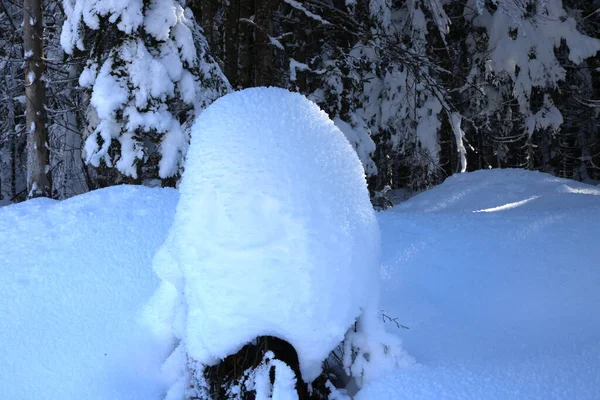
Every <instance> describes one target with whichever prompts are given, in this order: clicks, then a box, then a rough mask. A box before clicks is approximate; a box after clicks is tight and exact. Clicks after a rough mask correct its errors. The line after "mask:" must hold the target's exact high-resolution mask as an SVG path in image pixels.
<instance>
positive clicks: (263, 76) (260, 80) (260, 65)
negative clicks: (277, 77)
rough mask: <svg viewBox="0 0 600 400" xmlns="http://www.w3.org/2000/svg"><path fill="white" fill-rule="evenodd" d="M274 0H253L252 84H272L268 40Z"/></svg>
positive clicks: (272, 73) (272, 72)
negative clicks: (253, 60)
mask: <svg viewBox="0 0 600 400" xmlns="http://www.w3.org/2000/svg"><path fill="white" fill-rule="evenodd" d="M277 4H278V2H277V1H276V0H255V2H254V12H255V14H254V15H255V18H254V22H255V23H256V25H257V29H256V30H255V32H254V37H255V42H254V56H255V73H254V85H253V86H272V85H274V79H273V77H274V73H275V71H274V68H273V62H274V60H273V49H272V48H271V47H272V46H271V43H270V40H269V35H270V34H272V32H271V31H272V23H273V13H274V12H275V10H276V9H277Z"/></svg>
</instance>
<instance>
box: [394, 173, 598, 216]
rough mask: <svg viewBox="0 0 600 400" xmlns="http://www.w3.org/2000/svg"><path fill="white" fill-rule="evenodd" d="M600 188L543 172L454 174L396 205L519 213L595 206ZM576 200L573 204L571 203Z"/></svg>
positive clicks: (410, 209)
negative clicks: (441, 182) (439, 183)
mask: <svg viewBox="0 0 600 400" xmlns="http://www.w3.org/2000/svg"><path fill="white" fill-rule="evenodd" d="M574 194H575V195H592V196H594V195H596V196H598V195H600V188H598V187H594V186H590V185H587V184H585V183H581V182H577V181H573V180H570V179H564V178H557V177H555V176H552V175H548V174H545V173H542V172H536V171H527V170H522V169H493V170H482V171H475V172H470V173H466V174H456V175H453V176H451V177H449V178H448V179H446V181H445V182H444V183H443V184H441V185H439V186H436V187H434V188H433V189H431V190H428V191H426V192H423V193H421V194H420V195H418V196H416V197H413V198H412V199H410V200H409V201H407V202H404V203H401V204H399V205H398V206H397V207H396V208H395V210H396V211H402V212H417V213H428V212H447V213H462V212H483V213H488V212H495V211H508V210H512V211H513V212H514V211H519V212H527V211H536V210H540V209H546V210H549V211H558V210H564V209H565V208H573V207H577V208H581V207H588V206H590V205H594V204H596V203H597V202H598V198H597V197H589V196H572V195H574ZM574 199H577V200H576V201H573V200H574Z"/></svg>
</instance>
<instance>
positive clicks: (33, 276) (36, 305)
mask: <svg viewBox="0 0 600 400" xmlns="http://www.w3.org/2000/svg"><path fill="white" fill-rule="evenodd" d="M224 121H227V120H224ZM239 154H242V153H239ZM235 158H236V157H235V154H230V155H228V159H235ZM225 165H226V164H225ZM596 184H598V182H596ZM301 187H302V186H301V185H299V188H301ZM300 192H301V191H300ZM288 195H289V196H295V195H296V190H294V191H293V192H291V193H288ZM328 200H330V199H328ZM177 201H178V194H177V192H176V191H174V190H172V189H149V188H144V187H133V186H120V187H113V188H108V189H102V190H98V191H94V192H91V193H88V194H85V195H81V196H77V197H74V198H72V199H69V200H66V201H63V202H56V201H51V200H48V199H34V200H29V201H27V202H25V203H21V204H17V205H11V206H6V207H2V208H0V241H1V242H2V243H4V244H5V245H4V247H3V249H2V252H0V266H1V267H2V274H0V287H1V288H2V290H1V291H0V343H2V346H0V360H2V366H1V367H0V399H11V400H34V399H39V398H40V397H43V398H47V399H78V398H85V399H90V400H106V399H111V400H135V399H140V400H159V399H163V398H164V394H165V391H166V389H167V388H171V390H172V389H173V387H172V382H173V381H174V380H176V379H177V377H178V376H180V375H181V374H183V373H184V372H183V370H179V371H178V370H177V367H179V368H183V367H184V366H185V353H184V352H183V351H181V352H175V353H173V354H171V357H170V358H169V359H168V360H167V362H165V364H164V366H163V367H162V372H161V371H160V370H161V364H162V363H163V361H164V358H165V357H166V356H167V354H168V353H169V352H170V351H171V350H172V348H171V347H170V346H169V345H167V344H166V343H165V342H164V340H163V338H162V337H161V338H153V337H152V335H150V334H149V333H148V332H146V331H145V330H144V329H143V328H141V327H140V326H139V325H137V324H136V319H137V316H138V311H139V310H140V308H141V307H142V305H143V304H144V303H145V302H146V301H147V299H148V296H150V295H151V294H152V292H153V291H154V290H155V289H156V287H157V286H158V285H159V281H158V280H157V279H156V277H155V275H154V273H153V271H152V270H151V268H150V265H151V262H152V255H153V254H154V252H155V251H156V249H157V248H158V247H159V246H160V244H161V243H162V242H163V241H164V239H165V238H166V236H167V231H168V229H169V227H170V226H171V224H172V221H173V214H174V212H175V207H176V205H177ZM315 204H318V202H317V203H314V204H310V205H307V207H309V206H315ZM484 211H485V212H484ZM377 216H378V220H379V224H380V226H381V230H382V238H383V242H382V244H383V247H382V250H383V253H382V255H383V257H382V263H381V268H380V281H381V306H382V308H383V309H384V311H385V313H386V315H389V316H391V317H393V318H397V320H398V322H399V323H402V324H404V325H406V326H408V327H409V328H410V329H397V328H396V326H395V325H394V324H393V323H388V324H387V326H388V329H389V330H390V331H392V332H394V334H396V335H400V336H402V338H403V342H404V347H405V348H406V349H407V350H408V351H409V352H410V353H411V354H413V355H414V356H415V357H416V358H417V360H418V361H419V363H420V366H418V367H417V368H413V369H410V370H406V369H405V370H402V371H396V372H394V373H391V374H388V375H386V376H384V377H383V378H381V379H378V380H376V381H371V382H367V383H366V384H365V386H364V387H363V388H362V389H361V390H360V391H359V392H358V394H357V396H356V398H357V399H359V400H365V399H367V400H370V399H376V400H382V399H403V398H407V399H412V400H424V399H428V400H437V399H440V398H443V399H449V400H454V399H456V400H458V399H461V400H464V399H490V400H495V399H499V400H504V399H539V400H547V399H578V400H580V399H582V400H595V399H597V392H598V387H600V361H599V360H600V340H599V338H600V320H599V319H598V318H597V312H598V309H599V308H600V291H598V286H599V285H600V270H599V269H598V260H599V259H600V249H599V247H598V245H597V238H598V237H600V227H599V226H598V223H597V221H598V220H599V219H600V188H599V187H596V186H591V185H585V184H581V183H578V182H574V181H571V180H566V179H560V178H555V177H552V176H550V175H547V174H542V173H537V172H527V171H520V170H490V171H479V172H473V173H466V174H460V175H456V176H453V177H451V178H449V179H448V180H446V182H445V183H444V184H442V185H441V186H438V187H436V188H434V189H432V190H430V191H427V192H424V193H422V194H420V195H418V196H416V197H413V198H412V199H411V200H409V201H407V202H405V203H403V204H401V205H399V206H397V207H394V208H392V209H390V210H388V211H385V212H380V213H378V214H377ZM264 222H265V224H264V225H265V227H267V228H268V227H272V226H273V225H272V224H271V222H272V221H271V220H265V221H264ZM242 228H243V226H242ZM219 233H222V232H219ZM212 243H214V242H212ZM246 243H247V242H246ZM250 250H252V249H250ZM334 288H337V286H335V285H334ZM339 292H340V293H338V294H340V295H341V296H344V295H345V293H344V292H341V291H339ZM227 295H228V296H229V293H227ZM288 297H289V296H288V294H287V293H285V295H282V298H283V299H286V298H288ZM234 299H235V293H234ZM316 299H318V297H316ZM165 311H168V310H165ZM325 326H328V324H326V325H325ZM169 329H170V328H169ZM357 336H360V335H357ZM354 339H360V338H354ZM354 339H353V340H354ZM180 350H183V349H181V348H180ZM167 372H171V373H173V375H172V376H170V377H169V376H164V375H163V374H164V373H167ZM283 373H284V377H285V376H286V375H285V370H283ZM259 379H260V378H259ZM286 381H287V382H289V380H284V381H282V383H284V382H286ZM254 382H256V379H255V380H254ZM182 383H184V382H182ZM169 385H171V386H169ZM265 390H267V391H268V390H269V388H266V389H265ZM184 391H185V387H181V393H183V392H184ZM336 396H337V397H335V398H336V399H344V400H346V399H347V398H346V397H345V396H344V393H343V391H337V393H336ZM333 398H334V397H332V399H333Z"/></svg>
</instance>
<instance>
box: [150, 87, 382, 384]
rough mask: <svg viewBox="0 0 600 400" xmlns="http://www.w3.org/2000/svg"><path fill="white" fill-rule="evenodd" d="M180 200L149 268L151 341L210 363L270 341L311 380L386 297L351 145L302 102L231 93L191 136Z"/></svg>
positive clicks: (269, 92) (275, 94) (281, 95)
mask: <svg viewBox="0 0 600 400" xmlns="http://www.w3.org/2000/svg"><path fill="white" fill-rule="evenodd" d="M180 195H181V198H180V201H179V204H178V206H177V211H176V216H175V220H174V223H173V226H172V228H171V230H170V232H169V235H168V238H167V240H166V242H165V244H164V245H163V246H162V247H161V248H160V250H159V251H158V252H157V254H156V256H155V258H154V264H153V265H154V270H155V271H156V273H157V275H158V276H159V277H160V278H161V280H162V284H161V288H160V289H159V291H158V292H157V295H156V297H155V298H154V299H153V301H152V303H153V306H152V307H150V309H149V311H148V312H149V314H150V316H151V318H152V319H153V320H154V326H155V329H156V331H157V332H159V333H162V334H163V335H165V338H166V339H171V337H174V338H176V339H179V340H180V341H181V342H182V345H183V346H185V349H186V352H187V354H188V355H189V357H190V358H191V359H193V360H196V361H198V362H200V363H202V364H205V365H213V364H216V363H218V362H219V360H220V359H222V358H224V357H226V356H228V355H230V354H234V353H235V352H236V351H237V350H239V349H240V348H241V347H242V346H243V345H245V344H246V343H248V342H250V341H251V340H253V339H254V338H256V337H258V336H262V335H270V336H275V337H278V338H281V339H283V340H286V341H287V342H289V343H290V344H292V345H293V346H294V348H295V349H296V351H297V352H298V357H299V361H300V369H301V373H302V378H303V379H304V380H305V381H307V382H311V381H312V380H314V379H315V378H316V377H317V376H318V375H319V373H320V372H321V363H322V361H323V360H325V359H326V358H327V356H328V355H329V353H330V351H331V350H333V349H334V347H335V346H336V345H338V344H339V343H340V342H341V341H342V340H343V339H344V335H345V333H346V331H347V330H348V328H350V327H351V326H352V324H353V323H354V322H355V320H356V319H357V317H358V316H359V315H361V312H363V310H367V309H372V308H374V307H376V302H377V297H378V295H377V293H378V286H377V272H376V271H377V265H378V263H379V228H378V225H377V221H376V218H375V214H374V211H373V208H372V206H371V204H370V202H369V196H368V191H367V187H366V182H365V175H364V171H363V167H362V165H361V163H360V161H359V159H358V157H357V155H356V153H355V151H354V150H353V148H352V146H350V144H349V143H348V141H347V140H346V139H345V137H344V135H343V134H342V133H341V132H340V131H339V129H338V128H337V127H336V126H335V125H334V124H333V122H332V121H331V120H330V119H329V118H328V117H327V115H326V114H325V113H324V112H322V111H321V110H320V109H319V108H318V107H317V106H316V105H315V104H314V103H312V102H310V101H308V100H307V99H306V98H305V97H303V96H301V95H299V94H295V93H290V92H288V91H286V90H283V89H277V88H255V89H247V90H244V91H241V92H236V93H233V94H230V95H227V96H225V97H223V98H221V99H219V100H217V101H216V102H215V103H213V105H211V106H210V107H209V108H207V109H206V110H205V111H204V112H203V113H202V114H201V115H200V117H199V118H198V120H197V121H196V123H195V125H194V126H193V128H192V143H191V145H190V149H189V152H188V157H187V162H186V169H185V173H184V176H183V178H182V183H181V186H180ZM155 309H157V310H158V311H154V312H153V310H155ZM165 309H171V310H172V312H170V313H166V315H165V313H164V310H165ZM161 313H162V315H161ZM181 379H183V380H185V379H186V377H185V376H182V377H180V380H181ZM174 385H177V383H174Z"/></svg>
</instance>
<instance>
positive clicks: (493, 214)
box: [356, 170, 600, 400]
mask: <svg viewBox="0 0 600 400" xmlns="http://www.w3.org/2000/svg"><path fill="white" fill-rule="evenodd" d="M482 211H485V212H482ZM378 215H379V221H380V225H381V229H382V236H383V249H382V250H383V260H382V266H381V281H382V284H381V286H382V293H381V298H382V307H383V309H384V310H385V312H386V314H388V315H391V316H393V317H397V318H398V321H399V322H400V323H402V324H404V325H406V326H408V327H409V328H410V329H402V330H398V329H397V328H396V327H395V326H394V324H393V323H390V324H388V325H389V329H391V330H394V331H396V332H398V333H399V334H401V336H402V339H403V345H404V348H405V349H406V351H408V352H409V353H410V354H412V355H414V356H415V357H416V359H417V360H418V361H419V363H420V366H419V367H418V368H414V369H412V370H404V371H398V372H395V373H393V374H390V375H388V376H386V377H385V378H383V379H381V380H378V381H376V382H373V383H369V384H366V385H365V387H363V389H362V390H361V391H360V392H359V393H358V395H357V396H356V399H357V400H367V399H368V400H371V399H373V400H375V399H376V400H380V399H405V398H406V399H411V400H425V399H427V400H435V399H441V398H443V399H448V400H459V399H460V400H463V399H490V400H496V399H498V400H503V399H532V400H534V399H535V400H546V399H585V400H593V399H597V398H598V388H599V387H600V319H599V318H598V309H599V308H600V294H599V291H598V287H599V285H600V269H599V268H598V266H599V262H598V260H600V247H599V246H598V244H597V238H598V237H599V236H600V228H599V226H598V223H597V221H598V219H599V218H600V188H598V187H594V186H590V185H585V184H582V183H578V182H575V181H571V180H567V179H560V178H555V177H552V176H550V175H547V174H542V173H538V172H530V171H522V170H490V171H478V172H473V173H467V174H460V175H455V176H453V177H451V178H449V179H448V180H446V182H445V183H444V184H442V185H440V186H438V187H436V188H434V189H432V190H429V191H427V192H424V193H422V194H420V195H417V196H415V197H413V198H412V199H410V200H408V201H407V202H405V203H403V204H400V205H399V206H397V207H394V208H392V209H390V210H388V211H386V212H383V213H379V214H378Z"/></svg>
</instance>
